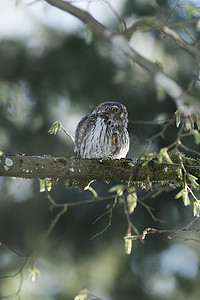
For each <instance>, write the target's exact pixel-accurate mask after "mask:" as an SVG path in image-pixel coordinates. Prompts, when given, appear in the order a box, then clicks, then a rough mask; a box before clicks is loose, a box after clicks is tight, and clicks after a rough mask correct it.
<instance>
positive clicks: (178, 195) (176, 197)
mask: <svg viewBox="0 0 200 300" xmlns="http://www.w3.org/2000/svg"><path fill="white" fill-rule="evenodd" d="M182 196H183V190H181V191H180V192H178V194H176V196H175V199H178V198H181V197H182Z"/></svg>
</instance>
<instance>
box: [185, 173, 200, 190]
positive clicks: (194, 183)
mask: <svg viewBox="0 0 200 300" xmlns="http://www.w3.org/2000/svg"><path fill="white" fill-rule="evenodd" d="M187 177H188V179H189V181H190V183H191V184H192V186H193V187H194V188H195V189H196V188H198V187H199V184H198V183H197V182H196V180H198V177H196V176H194V175H191V174H187Z"/></svg>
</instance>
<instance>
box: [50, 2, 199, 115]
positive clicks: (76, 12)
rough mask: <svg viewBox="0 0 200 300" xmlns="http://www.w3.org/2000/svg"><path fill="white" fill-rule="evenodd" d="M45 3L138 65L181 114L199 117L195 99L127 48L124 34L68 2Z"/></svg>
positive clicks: (143, 58) (126, 39) (155, 67)
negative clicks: (63, 12) (65, 14)
mask: <svg viewBox="0 0 200 300" xmlns="http://www.w3.org/2000/svg"><path fill="white" fill-rule="evenodd" d="M45 1H46V2H47V3H49V4H51V5H53V6H55V7H57V8H59V9H61V10H63V11H66V12H68V13H70V14H71V15H73V16H75V17H77V18H78V19H79V20H81V21H82V22H84V23H85V24H87V25H88V26H89V27H90V28H91V30H93V31H94V32H95V33H96V35H97V36H99V37H100V38H101V39H102V40H104V41H106V42H109V43H110V44H111V45H112V46H113V47H114V48H115V49H118V50H120V51H121V52H122V53H124V54H125V55H126V56H127V57H129V58H130V59H131V60H132V61H133V62H134V63H136V64H138V65H140V66H141V67H142V68H144V69H145V70H146V71H148V72H149V74H150V75H151V77H152V78H153V80H154V82H155V83H156V84H157V85H159V86H160V87H161V88H162V89H163V90H164V91H165V93H166V94H168V95H169V96H170V97H172V99H174V101H175V103H176V105H177V108H178V110H180V111H181V112H182V113H183V114H185V115H188V114H194V115H200V103H199V101H198V100H197V99H196V98H194V97H192V96H190V95H188V94H187V93H186V92H185V91H184V90H183V89H182V88H181V87H180V86H179V85H178V84H177V83H176V82H175V81H174V80H173V79H171V78H169V77H168V76H167V75H166V74H164V73H163V72H161V71H160V69H159V67H158V66H157V65H156V64H155V63H153V62H151V61H149V60H148V59H146V58H145V57H143V56H141V55H140V54H139V53H137V51H135V50H134V49H133V48H131V47H130V46H129V41H128V38H127V37H126V36H125V34H124V35H123V34H121V33H118V32H115V33H114V32H112V31H111V30H110V29H108V28H107V27H106V26H104V25H103V24H101V23H100V22H98V21H97V20H96V19H95V18H93V17H92V15H91V14H90V13H88V12H87V11H84V10H82V9H80V8H78V7H76V6H74V5H72V4H71V3H69V2H64V1H63V0H45Z"/></svg>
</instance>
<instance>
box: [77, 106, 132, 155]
mask: <svg viewBox="0 0 200 300" xmlns="http://www.w3.org/2000/svg"><path fill="white" fill-rule="evenodd" d="M127 117H128V113H127V110H126V107H125V106H124V105H122V104H121V103H119V102H104V103H101V104H99V105H98V106H97V107H96V108H95V110H94V111H93V112H92V113H91V114H88V115H87V116H85V117H84V118H83V119H82V120H81V121H80V122H79V123H78V125H77V127H76V132H75V148H74V151H75V152H77V155H78V157H81V158H99V159H101V158H102V159H107V158H111V159H115V158H116V159H120V158H124V157H126V155H127V152H128V150H129V134H128V131H127V123H128V118H127Z"/></svg>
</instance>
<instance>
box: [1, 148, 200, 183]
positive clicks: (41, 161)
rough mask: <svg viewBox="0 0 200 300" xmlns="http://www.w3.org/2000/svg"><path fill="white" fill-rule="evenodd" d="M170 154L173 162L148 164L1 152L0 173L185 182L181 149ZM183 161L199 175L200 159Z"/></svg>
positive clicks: (86, 178) (28, 176)
mask: <svg viewBox="0 0 200 300" xmlns="http://www.w3.org/2000/svg"><path fill="white" fill-rule="evenodd" d="M170 157H171V159H172V161H173V164H169V163H167V162H166V163H165V162H164V163H159V162H157V161H154V160H152V161H150V162H149V163H148V164H147V165H146V166H142V164H143V161H136V162H134V161H133V160H131V159H121V160H97V159H80V158H77V157H71V158H64V157H52V156H26V155H2V156H0V176H9V177H21V178H40V179H44V178H52V179H57V178H59V179H69V180H78V181H79V180H80V181H82V180H83V181H91V180H95V179H96V180H120V181H131V182H134V183H148V182H157V183H162V184H166V185H168V184H169V183H173V184H175V185H176V186H180V185H181V184H182V183H183V182H182V180H180V179H179V178H178V174H177V169H178V167H179V166H181V164H180V160H179V157H180V152H173V153H172V154H171V155H170ZM182 161H183V164H184V166H185V169H186V171H187V172H188V173H190V174H191V175H194V176H196V177H198V178H200V159H191V158H187V157H185V156H182ZM199 183H200V179H199Z"/></svg>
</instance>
